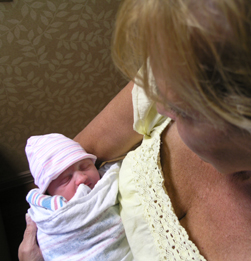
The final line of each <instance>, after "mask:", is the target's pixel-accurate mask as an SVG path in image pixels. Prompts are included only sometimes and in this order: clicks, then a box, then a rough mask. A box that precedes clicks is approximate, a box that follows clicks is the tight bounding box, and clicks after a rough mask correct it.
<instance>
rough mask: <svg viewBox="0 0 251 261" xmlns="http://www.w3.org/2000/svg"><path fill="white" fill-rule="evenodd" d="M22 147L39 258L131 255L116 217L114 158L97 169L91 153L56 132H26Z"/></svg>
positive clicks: (123, 257) (129, 257)
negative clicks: (30, 183)
mask: <svg viewBox="0 0 251 261" xmlns="http://www.w3.org/2000/svg"><path fill="white" fill-rule="evenodd" d="M25 151H26V155H27V158H28V161H29V166H30V171H31V174H32V175H33V177H34V181H35V184H36V185H37V186H38V189H33V190H31V191H30V192H29V193H28V195H27V197H26V199H27V201H28V202H29V204H30V209H29V210H28V213H29V215H30V216H31V218H32V219H33V221H35V222H36V224H37V227H38V232H37V238H38V243H39V246H40V248H41V251H42V254H43V257H44V260H45V261H47V260H60V261H62V260H67V261H68V260H116V261H117V260H133V258H132V254H131V251H130V248H129V245H128V242H127V239H126V236H125V232H124V228H123V225H122V222H121V219H120V216H119V205H118V201H117V194H118V173H119V169H120V163H119V162H117V163H114V164H106V165H105V166H104V167H102V168H101V169H100V170H99V171H98V170H97V169H96V167H95V165H94V163H95V161H96V156H94V155H92V154H88V153H86V151H85V150H84V149H83V148H82V147H81V146H80V144H79V143H77V142H75V141H73V140H71V139H69V138H67V137H65V136H64V135H62V134H56V133H55V134H48V135H42V136H32V137H30V138H29V139H28V141H27V145H26V148H25Z"/></svg>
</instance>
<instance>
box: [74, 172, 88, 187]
mask: <svg viewBox="0 0 251 261" xmlns="http://www.w3.org/2000/svg"><path fill="white" fill-rule="evenodd" d="M86 181H87V176H86V175H85V174H84V173H83V172H82V171H78V172H77V173H76V179H75V182H76V185H77V186H79V185H80V184H85V183H86Z"/></svg>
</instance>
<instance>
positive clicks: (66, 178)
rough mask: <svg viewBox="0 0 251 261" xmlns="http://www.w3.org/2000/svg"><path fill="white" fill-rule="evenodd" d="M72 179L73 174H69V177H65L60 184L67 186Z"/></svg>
mask: <svg viewBox="0 0 251 261" xmlns="http://www.w3.org/2000/svg"><path fill="white" fill-rule="evenodd" d="M71 178H72V174H69V175H68V176H67V177H64V178H63V179H62V180H61V182H60V184H62V185H63V184H67V183H68V182H69V181H70V180H71Z"/></svg>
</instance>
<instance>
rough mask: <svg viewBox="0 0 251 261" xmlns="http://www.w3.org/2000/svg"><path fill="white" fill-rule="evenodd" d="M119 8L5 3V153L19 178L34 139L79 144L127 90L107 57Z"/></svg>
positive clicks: (89, 0)
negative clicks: (51, 136)
mask: <svg viewBox="0 0 251 261" xmlns="http://www.w3.org/2000/svg"><path fill="white" fill-rule="evenodd" d="M119 3H120V0H50V1H47V0H14V1H13V2H12V3H0V75H1V77H0V119H1V120H0V150H1V153H2V154H4V156H6V157H7V158H8V159H9V160H10V161H11V164H12V165H13V166H14V167H15V168H16V170H17V172H22V171H25V170H27V169H28V165H27V161H26V156H25V153H24V147H25V143H26V140H27V138H28V137H29V136H31V135H37V134H45V133H51V132H59V133H63V134H65V135H66V136H68V137H70V138H72V137H74V136H75V135H76V134H77V133H78V132H79V131H80V130H81V129H82V128H83V127H84V126H86V124H87V123H88V122H89V121H90V120H91V119H92V118H93V117H94V116H95V115H96V114H97V113H98V112H99V111H100V110H101V109H102V108H103V107H104V106H105V105H106V104H107V103H108V101H109V100H110V99H111V98H112V97H113V96H114V95H115V94H116V93H117V92H118V91H119V90H120V89H121V88H122V87H123V86H124V85H125V83H126V82H125V80H123V79H122V77H121V76H120V74H119V73H118V72H117V71H116V70H115V68H114V66H113V64H112V62H111V58H110V42H111V35H112V30H113V25H114V19H115V14H116V11H117V8H118V5H119ZM100 139H102V137H100ZM8 175H9V174H7V173H1V177H0V178H1V181H3V180H4V179H9V176H8Z"/></svg>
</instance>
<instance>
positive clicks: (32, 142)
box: [25, 133, 97, 193]
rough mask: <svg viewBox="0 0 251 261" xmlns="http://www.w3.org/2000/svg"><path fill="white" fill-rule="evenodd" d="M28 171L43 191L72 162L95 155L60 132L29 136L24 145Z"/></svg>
mask: <svg viewBox="0 0 251 261" xmlns="http://www.w3.org/2000/svg"><path fill="white" fill-rule="evenodd" d="M25 152H26V155H27V159H28V161H29V166H30V171H31V174H32V176H33V177H34V182H35V184H36V185H37V186H38V187H39V189H40V193H44V192H45V191H46V189H47V188H48V186H49V184H50V183H51V181H52V180H54V179H56V178H57V177H58V176H59V175H60V174H61V173H62V172H64V171H65V170H66V169H67V168H69V167H70V166H71V165H73V164H74V163H76V162H78V161H80V160H83V159H91V160H92V161H93V163H95V161H96V159H97V157H96V156H94V155H92V154H88V153H87V152H86V151H85V150H84V149H83V148H82V147H81V146H80V144H79V143H77V142H75V141H74V140H72V139H69V138H67V137H65V136H64V135H62V134H58V133H52V134H47V135H41V136H31V137H30V138H29V139H28V140H27V144H26V147H25Z"/></svg>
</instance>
